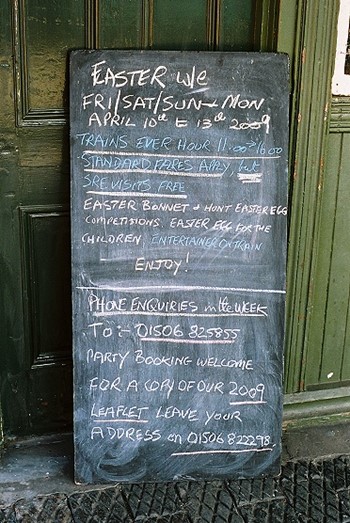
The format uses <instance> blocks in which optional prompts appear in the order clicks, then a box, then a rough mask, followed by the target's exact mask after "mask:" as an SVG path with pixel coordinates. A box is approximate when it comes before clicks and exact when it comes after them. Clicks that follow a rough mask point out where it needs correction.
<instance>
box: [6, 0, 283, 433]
mask: <svg viewBox="0 0 350 523" xmlns="http://www.w3.org/2000/svg"><path fill="white" fill-rule="evenodd" d="M276 5H277V1H275V0H269V1H268V0H265V1H261V2H260V1H259V2H256V1H255V0H207V1H204V0H191V1H189V0H176V1H174V0H143V1H140V0H64V1H63V2H61V1H58V0H5V1H3V2H1V5H0V21H1V22H0V23H1V26H0V39H1V43H0V53H1V57H0V93H1V102H0V103H1V121H0V158H1V164H0V187H1V193H0V194H1V202H0V231H1V234H0V278H1V282H0V285H1V292H2V299H1V301H0V303H1V310H0V333H1V336H0V344H1V345H0V378H1V387H0V402H1V405H2V410H3V419H4V426H5V431H6V432H7V433H9V434H10V433H13V434H28V433H43V432H48V431H56V430H64V429H68V428H70V425H71V409H72V406H71V401H72V378H71V327H70V325H71V322H70V318H71V308H70V233H69V227H70V223H69V212H68V209H69V177H70V173H69V142H68V127H67V84H68V79H67V63H68V52H69V50H70V49H74V48H117V49H125V48H133V49H140V48H144V49H147V48H152V49H179V50H180V49H195V50H229V51H239V50H248V51H249V50H259V49H261V50H269V49H270V50H272V49H273V46H274V35H275V34H276V32H275V27H274V24H275V20H276Z"/></svg>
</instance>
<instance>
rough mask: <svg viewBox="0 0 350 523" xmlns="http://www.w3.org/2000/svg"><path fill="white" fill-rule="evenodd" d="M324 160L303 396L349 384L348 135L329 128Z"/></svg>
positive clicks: (349, 184)
mask: <svg viewBox="0 0 350 523" xmlns="http://www.w3.org/2000/svg"><path fill="white" fill-rule="evenodd" d="M342 123H343V126H344V123H345V122H344V118H343V122H342ZM348 126H349V122H348ZM331 131H332V129H331ZM334 131H335V132H334ZM326 158H327V163H326V166H325V176H324V187H323V200H322V208H321V218H320V220H321V221H320V239H319V248H318V256H317V265H316V267H315V278H314V281H313V292H312V308H311V314H310V326H309V331H308V343H307V348H308V350H307V360H306V366H305V377H304V382H305V388H306V389H308V390H313V389H322V388H330V387H332V388H333V387H339V386H348V385H349V384H350V355H349V340H350V321H349V320H350V318H349V315H350V264H349V245H350V228H349V223H350V209H349V201H350V177H349V171H350V133H349V131H347V132H337V131H336V126H334V128H333V132H331V133H330V135H329V142H328V146H327V150H326Z"/></svg>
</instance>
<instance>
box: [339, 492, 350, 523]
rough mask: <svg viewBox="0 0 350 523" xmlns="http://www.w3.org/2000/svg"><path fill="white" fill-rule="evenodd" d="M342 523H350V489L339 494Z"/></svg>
mask: <svg viewBox="0 0 350 523" xmlns="http://www.w3.org/2000/svg"><path fill="white" fill-rule="evenodd" d="M338 496H339V511H340V521H341V522H342V523H345V522H350V488H349V489H346V490H341V491H339V492H338Z"/></svg>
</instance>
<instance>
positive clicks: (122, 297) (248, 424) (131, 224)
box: [70, 50, 288, 483]
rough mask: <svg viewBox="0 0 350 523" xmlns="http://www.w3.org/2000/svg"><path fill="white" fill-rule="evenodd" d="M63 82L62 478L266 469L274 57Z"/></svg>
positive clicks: (171, 57) (154, 63)
mask: <svg viewBox="0 0 350 523" xmlns="http://www.w3.org/2000/svg"><path fill="white" fill-rule="evenodd" d="M70 70H71V93H70V99H71V110H70V114H71V142H72V148H71V155H72V282H73V283H72V287H73V343H74V390H75V393H74V405H75V407H74V413H75V414H74V419H75V421H74V423H75V435H74V439H75V449H76V452H75V454H76V464H75V474H76V479H77V481H78V482H80V483H94V482H113V483H115V482H119V481H131V482H132V481H137V482H140V481H154V480H156V481H158V480H159V481H171V480H173V479H177V480H178V479H186V480H188V479H202V478H211V479H212V478H216V477H217V478H219V479H222V478H228V477H229V478H234V477H245V476H246V477H252V476H254V475H266V474H269V473H276V472H278V463H279V457H280V452H281V444H280V432H281V409H282V401H281V392H282V391H281V389H282V360H283V358H282V347H283V323H284V299H285V256H286V220H287V213H288V209H287V154H288V132H287V131H288V129H287V115H288V93H287V84H288V82H287V70H288V64H287V59H286V57H285V56H283V55H268V54H264V53H262V54H254V53H253V54H239V53H238V54H231V53H204V54H202V55H201V54H198V53H177V52H153V51H150V52H138V51H107V50H106V51H74V52H73V53H72V58H71V69H70Z"/></svg>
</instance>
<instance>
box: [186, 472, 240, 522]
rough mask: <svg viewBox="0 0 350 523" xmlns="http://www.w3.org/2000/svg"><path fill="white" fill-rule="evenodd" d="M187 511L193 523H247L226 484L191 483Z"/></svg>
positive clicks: (188, 490) (187, 493) (188, 489)
mask: <svg viewBox="0 0 350 523" xmlns="http://www.w3.org/2000/svg"><path fill="white" fill-rule="evenodd" d="M186 509H187V512H188V514H189V517H190V521H191V522H193V523H214V522H215V523H245V521H244V519H243V517H242V515H241V513H240V511H239V509H238V507H237V505H236V502H235V500H234V497H233V496H232V494H231V493H230V491H229V490H228V489H227V487H226V484H225V483H224V482H209V481H208V482H200V483H195V482H193V483H189V484H188V488H187V492H186Z"/></svg>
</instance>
